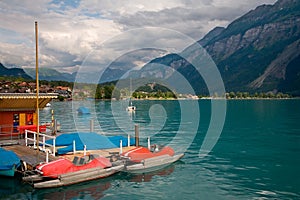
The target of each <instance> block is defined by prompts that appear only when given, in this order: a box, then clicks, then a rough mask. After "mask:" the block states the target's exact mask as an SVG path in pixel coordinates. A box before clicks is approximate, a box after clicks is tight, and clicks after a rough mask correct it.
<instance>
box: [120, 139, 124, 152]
mask: <svg viewBox="0 0 300 200" xmlns="http://www.w3.org/2000/svg"><path fill="white" fill-rule="evenodd" d="M122 153H123V141H122V140H120V154H122Z"/></svg>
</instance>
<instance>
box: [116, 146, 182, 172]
mask: <svg viewBox="0 0 300 200" xmlns="http://www.w3.org/2000/svg"><path fill="white" fill-rule="evenodd" d="M183 156H184V154H177V155H175V152H174V150H173V149H172V148H171V147H169V146H165V147H159V146H158V145H152V146H151V148H150V149H148V148H145V147H136V148H134V149H132V150H130V151H127V152H124V153H122V154H121V157H123V158H125V159H126V160H127V161H126V163H125V171H128V172H132V173H144V172H150V171H154V170H158V169H161V168H163V167H165V166H167V165H169V164H171V163H173V162H176V161H177V160H179V159H180V158H182V157H183Z"/></svg>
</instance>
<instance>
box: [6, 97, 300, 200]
mask: <svg viewBox="0 0 300 200" xmlns="http://www.w3.org/2000/svg"><path fill="white" fill-rule="evenodd" d="M218 101H220V100H214V103H216V105H217V104H219V103H221V101H220V102H219V103H218ZM126 104H127V102H125V101H124V102H123V101H115V102H109V101H98V102H93V101H85V102H52V108H53V109H54V115H55V118H56V119H57V120H58V121H59V122H60V123H61V129H62V130H63V131H64V132H72V131H89V129H90V120H91V119H93V120H94V124H95V126H94V129H95V131H96V132H99V133H102V134H107V135H108V134H109V135H114V134H118V135H119V134H124V135H126V134H131V135H132V136H133V135H134V124H138V125H139V129H140V135H141V139H140V142H141V144H142V145H146V144H147V139H146V138H147V137H148V136H151V142H152V143H159V144H164V145H168V144H171V145H173V146H174V147H175V148H176V147H178V148H177V149H176V151H184V153H185V156H184V157H183V158H182V159H181V161H179V162H176V163H174V164H172V165H170V166H169V167H167V168H164V169H162V170H159V171H156V172H153V173H148V174H141V175H133V174H128V173H125V172H121V173H118V174H116V175H113V176H111V177H108V178H105V179H101V180H95V181H91V182H86V183H81V184H76V185H73V186H68V187H61V188H56V189H45V190H35V189H33V188H32V187H31V186H30V185H28V184H24V183H21V182H20V181H19V180H17V179H9V178H4V177H1V178H0V199H121V198H122V199H141V198H142V199H145V200H146V199H156V200H157V199H205V200H207V199H300V170H299V169H300V156H299V155H300V100H230V101H227V105H226V108H227V109H226V118H225V123H224V127H223V130H222V133H221V135H220V137H218V136H219V135H218V134H213V135H208V133H207V132H208V130H211V129H213V131H216V130H215V129H217V128H216V126H214V125H216V124H210V123H215V121H214V120H212V119H211V117H212V116H213V115H214V114H215V116H217V117H218V116H222V113H218V112H217V113H211V110H212V107H213V105H212V104H211V101H210V100H199V101H192V100H182V101H175V100H174V101H157V100H156V101H145V100H141V101H135V102H134V105H135V106H136V107H137V111H136V112H135V113H127V112H125V108H126ZM221 104H222V103H221ZM80 105H86V106H87V107H89V108H90V109H91V111H92V113H91V115H78V114H77V112H76V109H77V107H78V106H80ZM222 105H224V104H222ZM198 106H199V108H200V109H199V111H198ZM217 106H218V105H217ZM223 114H224V113H223ZM40 115H41V121H50V120H51V109H44V110H42V111H41V112H40ZM221 118H222V117H221ZM216 123H219V122H218V121H217V122H216ZM220 123H221V122H220ZM198 126H199V127H198ZM205 140H208V141H209V142H210V144H214V141H215V142H216V144H215V145H214V147H213V148H212V150H211V151H207V149H206V153H207V155H206V156H203V154H199V152H200V149H201V148H202V144H203V143H204V141H205ZM212 146H213V145H212ZM199 155H200V157H199ZM201 155H202V156H201Z"/></svg>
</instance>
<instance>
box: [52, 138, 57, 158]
mask: <svg viewBox="0 0 300 200" xmlns="http://www.w3.org/2000/svg"><path fill="white" fill-rule="evenodd" d="M55 139H56V138H53V156H54V157H55Z"/></svg>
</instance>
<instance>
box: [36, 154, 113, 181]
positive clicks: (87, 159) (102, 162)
mask: <svg viewBox="0 0 300 200" xmlns="http://www.w3.org/2000/svg"><path fill="white" fill-rule="evenodd" d="M111 166H112V164H111V162H110V161H109V159H108V158H105V157H95V155H89V156H84V157H81V158H79V157H75V158H74V160H73V162H71V161H69V160H67V159H64V158H62V159H58V160H55V161H52V162H50V163H46V164H41V165H38V166H37V167H36V169H37V171H38V172H39V173H40V174H41V175H42V176H44V177H50V178H58V177H59V176H60V175H62V174H67V173H71V172H76V171H81V170H86V169H91V168H96V167H98V168H99V167H100V168H103V169H104V168H107V167H111Z"/></svg>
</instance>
